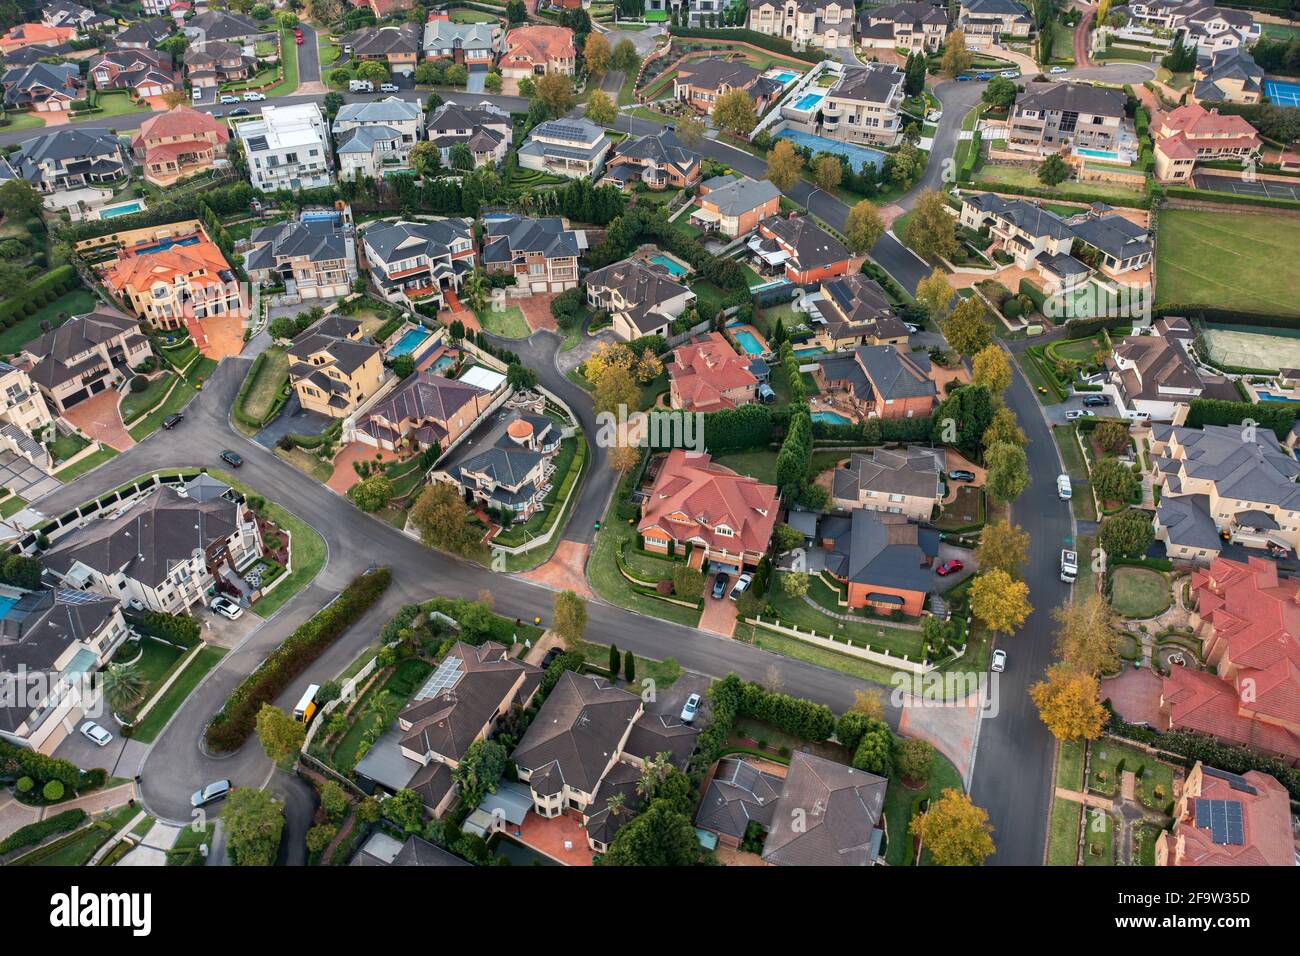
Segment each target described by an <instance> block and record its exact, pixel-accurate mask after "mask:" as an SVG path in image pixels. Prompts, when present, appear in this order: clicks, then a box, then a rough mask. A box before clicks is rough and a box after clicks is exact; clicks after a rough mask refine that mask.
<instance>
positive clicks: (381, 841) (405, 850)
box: [348, 830, 470, 866]
mask: <svg viewBox="0 0 1300 956" xmlns="http://www.w3.org/2000/svg"><path fill="white" fill-rule="evenodd" d="M394 848H396V849H394ZM469 865H470V864H468V863H466V862H465V861H464V860H462V859H461V858H460V857H458V856H454V855H452V854H451V853H448V852H447V851H446V850H444V849H442V847H439V846H434V845H433V844H432V843H430V842H429V841H428V840H422V839H420V838H419V837H417V836H411V837H407V838H406V842H405V843H401V844H399V843H398V842H397V841H396V840H394V839H393V838H392V837H390V836H389V835H388V834H387V833H384V832H383V831H382V830H376V831H375V832H374V833H372V834H371V835H370V837H369V838H368V839H367V840H366V842H365V843H363V844H362V845H361V849H359V850H358V851H357V853H356V856H354V857H353V858H352V859H351V860H350V861H348V866H469Z"/></svg>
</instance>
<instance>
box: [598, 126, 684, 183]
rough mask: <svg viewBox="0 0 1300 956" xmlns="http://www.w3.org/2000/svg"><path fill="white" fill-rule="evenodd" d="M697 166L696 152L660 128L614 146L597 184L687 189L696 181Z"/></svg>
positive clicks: (670, 131)
mask: <svg viewBox="0 0 1300 956" xmlns="http://www.w3.org/2000/svg"><path fill="white" fill-rule="evenodd" d="M700 169H701V164H700V154H699V153H697V152H694V151H693V150H689V149H687V148H686V147H685V146H683V145H682V141H681V140H679V139H678V138H677V134H676V133H674V132H673V131H672V130H670V129H663V130H660V131H659V132H658V133H655V134H653V135H646V136H638V137H630V138H628V139H626V140H624V141H623V142H622V143H621V144H619V145H618V146H615V147H614V148H613V149H612V150H611V151H610V157H609V162H608V164H607V165H606V167H605V175H604V176H603V177H602V178H601V180H600V182H599V183H597V185H601V186H603V185H612V186H617V187H618V188H619V189H620V190H626V189H627V187H628V186H629V185H631V184H633V183H637V182H639V183H641V184H642V185H643V186H645V188H646V189H652V190H660V189H689V188H690V187H691V186H694V185H695V184H696V183H697V182H699V180H700Z"/></svg>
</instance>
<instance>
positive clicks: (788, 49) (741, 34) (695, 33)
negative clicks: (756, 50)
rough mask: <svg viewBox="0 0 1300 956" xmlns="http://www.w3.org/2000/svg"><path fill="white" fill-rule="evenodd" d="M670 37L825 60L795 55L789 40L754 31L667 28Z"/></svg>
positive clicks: (815, 55) (808, 54)
mask: <svg viewBox="0 0 1300 956" xmlns="http://www.w3.org/2000/svg"><path fill="white" fill-rule="evenodd" d="M668 33H669V34H670V35H671V36H675V37H682V38H684V39H697V40H734V41H736V42H737V43H749V44H751V45H753V46H756V47H761V48H762V49H764V50H771V51H772V52H773V53H779V54H781V55H782V56H786V57H789V58H790V59H792V60H803V61H804V62H805V63H820V62H821V61H822V60H825V59H827V57H826V54H824V53H819V52H813V51H810V50H809V51H805V52H803V53H796V52H795V51H794V47H792V46H791V45H790V41H789V40H782V39H781V38H780V37H774V36H768V35H767V34H766V33H759V32H757V31H755V30H709V29H705V28H703V27H672V26H670V27H669V28H668Z"/></svg>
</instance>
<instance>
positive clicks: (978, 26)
mask: <svg viewBox="0 0 1300 956" xmlns="http://www.w3.org/2000/svg"><path fill="white" fill-rule="evenodd" d="M1033 26H1034V20H1033V17H1032V16H1031V15H1030V13H1029V8H1028V7H1026V6H1025V5H1024V4H1023V3H1019V2H1018V0H962V2H961V5H960V7H959V8H958V13H957V29H959V30H961V32H962V33H963V34H965V36H966V44H967V45H968V46H971V47H985V46H991V45H994V44H997V43H999V42H1000V41H1001V39H1002V38H1003V37H1011V38H1013V39H1024V38H1025V37H1027V36H1029V34H1030V33H1031V32H1032V30H1033Z"/></svg>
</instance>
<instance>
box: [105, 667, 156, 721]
mask: <svg viewBox="0 0 1300 956" xmlns="http://www.w3.org/2000/svg"><path fill="white" fill-rule="evenodd" d="M146 686H147V682H146V681H145V679H144V675H142V674H141V673H140V668H139V667H137V666H136V665H135V664H109V665H108V667H107V668H106V669H105V670H104V697H105V699H107V700H108V706H110V707H112V708H113V710H114V711H125V710H126V709H127V708H128V707H130V706H131V705H132V704H134V703H135V702H136V701H138V700H139V699H140V698H141V697H142V696H143V695H144V691H145V687H146Z"/></svg>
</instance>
